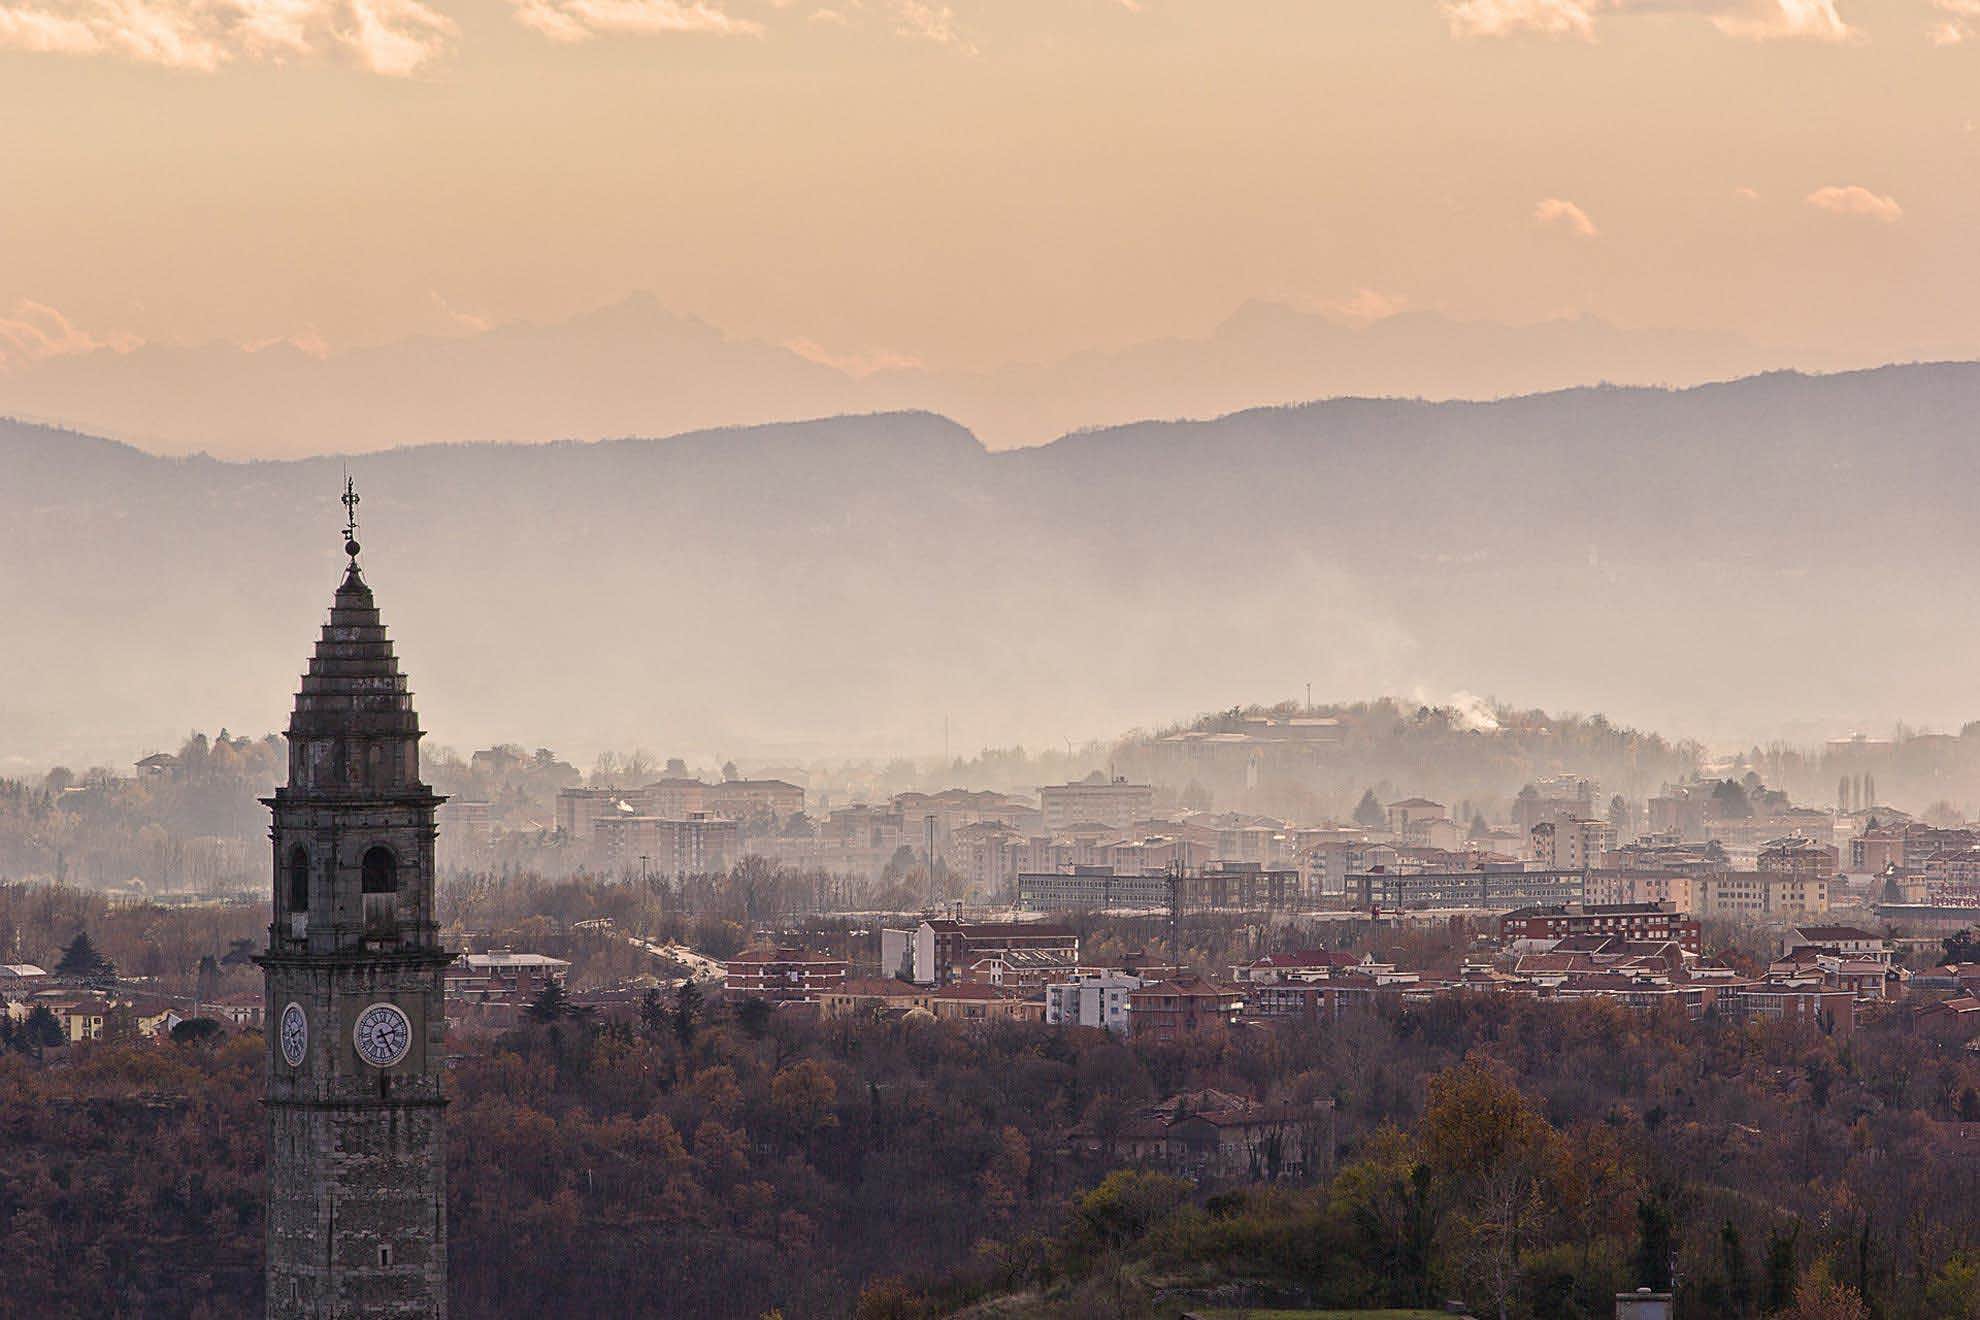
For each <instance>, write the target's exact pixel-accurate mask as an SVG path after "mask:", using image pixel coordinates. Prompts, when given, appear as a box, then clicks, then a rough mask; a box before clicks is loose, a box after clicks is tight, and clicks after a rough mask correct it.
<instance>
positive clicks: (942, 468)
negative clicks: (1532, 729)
mask: <svg viewBox="0 0 1980 1320" xmlns="http://www.w3.org/2000/svg"><path fill="white" fill-rule="evenodd" d="M1976 416H1980V365H1976V364H1970V363H1954V364H1938V365H1918V366H1903V367H1887V368H1882V369H1877V370H1870V371H1861V372H1850V373H1843V374H1837V375H1828V376H1808V375H1799V374H1792V373H1776V374H1769V375H1762V376H1757V377H1753V378H1749V379H1743V380H1739V381H1734V382H1730V383H1725V384H1714V385H1706V386H1699V387H1694V388H1690V389H1682V390H1670V389H1651V388H1621V387H1593V388H1578V389H1571V390H1566V391H1561V392H1555V393H1549V394H1541V395H1534V396H1527V397H1519V398H1512V399H1506V400H1501V401H1495V402H1441V403H1433V402H1422V401H1407V400H1393V399H1336V400H1331V401H1328V402H1322V403H1313V404H1306V405H1301V406H1294V407H1283V408H1263V409H1254V410H1250V411H1245V412H1239V413H1233V414H1230V415H1227V416H1223V417H1220V418H1217V419H1214V420H1206V421H1194V422H1141V423H1136V424H1132V425H1126V426H1119V427H1109V428H1100V429H1093V430H1086V431H1081V432H1077V433H1074V434H1070V435H1066V436H1062V437H1060V438H1059V439H1057V440H1055V441H1053V442H1052V443H1049V444H1046V445H1042V446H1035V447H1030V448H1022V449H1014V450H1007V451H993V450H991V449H989V448H987V447H986V446H985V445H984V444H982V443H981V442H980V441H979V440H978V439H977V438H976V437H975V436H974V435H973V434H972V433H971V432H970V431H969V430H967V429H965V428H964V427H963V426H961V425H959V424H957V423H956V422H953V421H950V420H948V419H946V418H944V417H941V416H938V415H935V414H932V413H927V412H895V413H882V414H871V415H849V416H841V417H834V418H830V419H826V420H817V421H809V422H799V423H780V424H773V425H765V426H756V427H746V428H733V429H723V430H704V431H697V432H690V433H685V434H680V435H675V436H672V437H670V438H657V439H623V440H616V441H607V442H595V443H576V442H564V443H553V444H542V445H499V444H471V445H449V446H422V447H411V448H403V449H396V450H392V451H388V452H383V453H376V454H369V455H364V456H362V457H357V458H352V459H350V460H348V463H349V467H350V470H351V471H352V473H353V474H354V475H355V478H356V480H357V482H358V485H359V489H360V491H361V493H362V496H363V504H362V506H361V511H362V514H363V522H362V527H361V530H360V538H361V540H362V541H363V542H364V545H365V550H364V555H363V562H364V566H365V571H366V573H367V575H368V577H369V579H370V580H371V582H372V583H373V585H374V586H375V587H376V589H377V591H378V594H379V600H380V604H381V606H382V608H383V610H384V612H385V618H386V621H387V623H388V625H389V626H390V627H391V628H392V630H393V633H394V635H395V637H396V638H397V640H398V646H399V654H400V655H401V657H403V659H404V661H405V663H406V665H407V667H408V669H409V672H410V673H411V674H412V677H413V680H414V685H415V687H416V689H417V690H418V693H419V696H418V707H419V710H420V712H421V715H422V717H423V719H424V721H425V727H426V728H427V729H429V730H430V731H431V733H432V736H433V738H434V739H436V740H437V741H439V742H441V743H445V744H450V745H456V746H469V745H481V744H483V743H486V742H488V741H491V740H496V739H502V740H513V741H517V742H527V743H529V744H531V745H537V744H544V745H551V746H555V747H557V748H559V749H560V750H563V751H566V752H568V753H570V754H573V755H587V754H588V752H587V749H592V750H595V749H598V748H603V747H615V748H631V747H634V746H642V747H646V748H649V749H651V750H652V751H654V752H656V753H660V754H671V753H674V752H681V753H689V752H708V753H719V754H739V755H742V754H748V753H750V752H751V751H752V750H756V751H761V752H763V753H764V754H770V753H771V752H772V751H773V750H774V751H775V752H776V753H777V754H782V755H795V754H805V753H817V754H823V753H824V752H825V751H826V750H830V751H833V752H835V753H843V754H847V755H853V754H861V755H865V754H886V753H890V752H899V751H926V750H931V749H933V748H935V747H939V746H940V745H941V742H940V739H941V738H942V736H943V729H944V726H945V721H946V722H947V726H948V728H949V729H950V736H951V741H952V745H953V746H954V747H956V748H957V749H958V750H966V749H971V748H974V747H976V746H981V745H1004V744H1008V743H1010V742H1014V741H1019V740H1026V741H1030V742H1032V743H1033V744H1034V745H1036V744H1038V743H1040V742H1053V743H1056V742H1057V741H1059V740H1060V739H1063V738H1071V739H1076V740H1082V741H1083V740H1085V739H1089V738H1095V737H1105V736H1111V735H1114V734H1117V733H1119V732H1120V731H1122V730H1124V729H1126V728H1129V727H1133V726H1148V725H1155V724H1160V723H1163V722H1166V721H1168V720H1171V719H1175V718H1181V717H1186V716H1188V715H1191V714H1193V713H1196V712H1198V711H1203V710H1210V709H1221V708H1226V707H1229V706H1232V705H1235V704H1239V703H1243V702H1250V701H1255V700H1256V701H1271V700H1279V699H1284V698H1291V697H1298V696H1300V695H1301V694H1302V693H1303V692H1304V691H1305V687H1306V685H1307V684H1309V683H1310V684H1311V685H1312V691H1313V694H1314V697H1315V699H1316V700H1325V699H1351V698H1358V697H1363V696H1368V695H1374V694H1380V693H1397V694H1400V695H1403V696H1405V697H1412V698H1414V697H1418V696H1420V697H1421V698H1422V699H1425V700H1448V699H1450V698H1451V697H1452V696H1453V695H1454V694H1457V693H1459V692H1467V693H1475V694H1479V695H1482V696H1487V697H1495V698H1500V699H1504V700H1508V701H1513V702H1516V703H1519V704H1522V705H1544V706H1546V707H1548V708H1550V709H1563V710H1578V711H1581V712H1584V713H1587V712H1592V711H1598V710H1599V711H1602V712H1604V713H1606V714H1608V715H1609V716H1610V717H1611V718H1613V719H1616V720H1619V721H1624V722H1631V723H1636V724H1638V725H1641V726H1646V727H1656V728H1659V729H1661V730H1663V731H1665V732H1667V733H1672V734H1677V735H1695V736H1704V737H1708V738H1714V739H1721V740H1731V739H1737V740H1741V741H1742V742H1744V741H1746V740H1755V741H1758V740H1763V739H1765V738H1766V737H1769V736H1771V735H1772V734H1774V733H1776V732H1781V731H1788V730H1793V731H1799V732H1806V731H1820V730H1828V731H1833V732H1841V731H1845V730H1846V729H1847V728H1848V727H1850V726H1851V725H1852V724H1861V725H1864V726H1866V727H1870V728H1871V729H1872V731H1881V730H1882V729H1883V728H1884V727H1887V726H1888V723H1889V722H1890V721H1892V720H1895V719H1897V718H1899V717H1904V718H1908V719H1910V720H1912V721H1913V722H1914V723H1926V724H1934V723H1936V724H1937V725H1939V726H1941V727H1945V726H1950V727H1957V725H1958V724H1959V723H1960V722H1962V721H1963V720H1964V719H1966V718H1969V717H1971V716H1974V715H1976V714H1980V696H1976V694H1975V693H1974V691H1973V690H1972V689H1971V688H1969V687H1968V685H1967V679H1966V672H1965V671H1966V666H1967V664H1969V663H1970V660H1969V657H1970V656H1971V655H1972V654H1973V651H1974V643H1975V642H1976V640H1980V628H1976V620H1980V608H1976V607H1974V606H1972V605H1970V603H1969V602H1968V601H1967V599H1966V597H1965V595H1964V593H1963V591H1956V590H1954V588H1955V587H1956V586H1957V585H1958V583H1959V582H1960V581H1962V580H1964V576H1965V573H1966V568H1965V567H1964V566H1966V565H1970V564H1971V563H1973V562H1974V560H1975V554H1976V552H1977V551H1980V531H1976V523H1975V520H1974V519H1973V517H1972V516H1971V511H1970V510H1969V508H1968V507H1967V499H1968V496H1969V493H1970V492H1971V491H1972V490H1973V489H1974V488H1975V485H1976V480H1980V452H1976V449H1975V446H1974V443H1973V435H1974V426H1973V421H1972V419H1973V418H1974V417H1976ZM345 463H346V460H344V459H341V458H336V457H319V458H310V459H300V460H282V461H270V460H261V461H226V460H220V459H215V458H209V457H191V458H173V457H161V456H158V455H154V454H151V453H147V452H144V451H142V450H139V449H136V448H133V447H131V446H129V445H126V444H122V443H118V442H113V441H109V440H104V439H100V438H95V437H91V436H87V435H83V434H80V433H76V432H72V431H63V430H59V429H53V428H47V427H41V426H36V425H31V424H26V423H5V424H0V471H4V472H5V473H6V474H7V477H8V479H7V480H6V481H5V482H0V519H4V523H5V526H6V527H7V529H8V534H7V548H6V550H5V551H4V552H0V565H4V566H5V571H4V572H0V618H4V619H6V621H7V636H6V645H5V646H4V647H0V768H4V767H5V766H7V765H13V766H17V767H18V766H24V765H30V764H46V763H48V762H50V761H53V760H56V759H65V760H71V761H82V762H87V761H90V760H111V759H113V758H115V757H117V756H121V755H124V754H125V753H127V752H142V751H145V750H151V749H153V748H155V747H160V746H168V745H172V744H173V743H175V742H176V740H177V739H178V737H180V736H182V735H183V734H184V732H185V731H186V730H188V729H191V728H195V727H198V728H204V729H208V730H213V729H216V728H217V727H219V726H222V725H226V726H230V727H231V728H232V729H233V730H234V731H236V732H250V733H256V732H260V731H263V730H267V729H272V728H279V727H281V726H282V724H283V722H284V720H285V717H286V711H287V708H288V705H289V703H290V697H291V694H292V693H293V692H294V690H295V686H296V675H297V674H298V673H299V671H300V669H301V667H302V664H303V661H304V659H305V657H306V655H307V654H308V650H309V648H310V646H311V644H312V642H313V639H314V636H315V632H316V628H317V625H318V624H319V623H320V622H321V620H322V618H323V616H324V612H325V610H326V609H327V606H328V603H329V599H330V594H331V592H332V590H333V589H334V587H335V585H336V583H337V580H338V577H339V575H340V573H341V571H342V565H343V557H342V553H341V550H340V544H341V540H342V536H341V530H340V524H341V522H342V515H343V510H342V508H341V507H340V505H339V504H338V502H337V496H338V494H339V493H340V491H341V487H342V480H343V471H344V466H345Z"/></svg>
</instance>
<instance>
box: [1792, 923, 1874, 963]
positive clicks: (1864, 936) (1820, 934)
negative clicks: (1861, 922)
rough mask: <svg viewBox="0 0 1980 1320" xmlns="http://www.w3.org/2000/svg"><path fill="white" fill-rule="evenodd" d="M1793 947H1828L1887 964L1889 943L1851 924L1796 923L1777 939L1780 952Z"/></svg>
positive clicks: (1838, 951) (1850, 956)
mask: <svg viewBox="0 0 1980 1320" xmlns="http://www.w3.org/2000/svg"><path fill="white" fill-rule="evenodd" d="M1796 949H1829V950H1833V951H1834V952H1836V953H1839V954H1842V955H1844V956H1846V957H1849V958H1860V959H1869V960H1872V961H1875V962H1882V963H1887V962H1889V961H1890V960H1891V942H1890V941H1889V940H1887V939H1885V938H1883V937H1882V936H1881V935H1873V934H1871V933H1870V932H1869V931H1867V930H1858V929H1857V928H1856V927H1855V926H1796V927H1794V928H1793V929H1792V930H1790V931H1789V932H1788V933H1787V934H1786V935H1785V936H1783V937H1782V939H1781V952H1782V953H1793V952H1794V951H1795V950H1796Z"/></svg>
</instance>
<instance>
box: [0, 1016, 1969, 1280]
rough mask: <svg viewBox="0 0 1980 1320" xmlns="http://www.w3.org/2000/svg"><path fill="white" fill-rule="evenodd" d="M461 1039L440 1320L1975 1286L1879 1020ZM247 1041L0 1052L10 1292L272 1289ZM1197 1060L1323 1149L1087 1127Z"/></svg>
mask: <svg viewBox="0 0 1980 1320" xmlns="http://www.w3.org/2000/svg"><path fill="white" fill-rule="evenodd" d="M452 1047H453V1049H454V1051H455V1057H454V1061H453V1065H452V1073H451V1078H450V1085H451V1090H452V1095H453V1097H454V1099H453V1104H452V1107H451V1109H450V1111H449V1125H450V1127H449V1142H448V1146H449V1177H450V1203H449V1237H450V1242H451V1279H452V1295H453V1304H454V1307H455V1310H456V1314H461V1315H490V1316H493V1315H522V1314H530V1313H534V1312H537V1311H539V1310H552V1311H556V1312H558V1313H562V1314H584V1315H601V1316H602V1315H627V1314H636V1313H637V1314H666V1315H683V1316H685V1315H709V1316H739V1317H760V1316H765V1315H769V1314H772V1313H781V1314H782V1315H784V1316H789V1317H796V1316H845V1315H857V1316H860V1317H865V1318H868V1320H877V1318H879V1317H913V1316H933V1315H940V1314H951V1313H955V1312H958V1311H964V1310H971V1311H974V1312H975V1313H976V1314H980V1315H993V1314H994V1315H1010V1316H1041V1317H1044V1316H1051V1317H1061V1316H1063V1317H1075V1316H1080V1317H1083V1316H1101V1315H1107V1316H1143V1315H1146V1316H1173V1315H1175V1314H1177V1313H1179V1312H1180V1311H1181V1310H1182V1309H1184V1308H1186V1307H1200V1306H1203V1305H1205V1304H1206V1303H1216V1304H1219V1305H1237V1304H1248V1305H1263V1304H1279V1305H1303V1306H1422V1305H1435V1304H1441V1303H1442V1302H1443V1301H1444V1300H1446V1299H1461V1300H1462V1301H1463V1302H1465V1303H1466V1304H1467V1306H1468V1307H1469V1308H1470V1309H1471V1310H1472V1311H1473V1312H1474V1313H1476V1314H1479V1315H1495V1316H1496V1315H1506V1316H1520V1317H1527V1316H1532V1317H1567V1316H1596V1315H1606V1314H1608V1313H1609V1310H1610V1306H1611V1302H1610V1298H1611V1297H1612V1296H1613V1294H1614V1293H1615V1292H1616V1291H1618V1290H1620V1289H1623V1288H1625V1287H1634V1286H1636V1285H1637V1284H1639V1283H1649V1284H1653V1285H1662V1284H1665V1283H1668V1282H1669V1281H1670V1280H1671V1279H1672V1277H1673V1276H1674V1277H1675V1279H1676V1283H1677V1288H1678V1295H1679V1299H1680V1311H1681V1314H1683V1315H1685V1316H1699V1317H1702V1316H1749V1317H1758V1316H1762V1315H1779V1316H1786V1317H1790V1318H1792V1320H1814V1318H1815V1317H1837V1318H1838V1320H1841V1318H1846V1317H1869V1316H1877V1317H1893V1318H1896V1317H1928V1316H1929V1317H1945V1316H1964V1315H1972V1314H1976V1303H1977V1302H1980V1195H1976V1193H1977V1192H1980V1141H1976V1137H1975V1135H1974V1134H1975V1133H1980V1121H1977V1120H1980V1063H1976V1062H1975V1061H1974V1059H1973V1058H1972V1057H1971V1056H1970V1055H1968V1054H1966V1053H1964V1052H1963V1051H1959V1050H1956V1049H1955V1050H1952V1051H1950V1052H1941V1050H1940V1048H1939V1047H1938V1046H1937V1045H1935V1044H1934V1043H1932V1042H1930V1041H1928V1040H1925V1039H1922V1038H1920V1037H1917V1036H1914V1035H1912V1034H1910V1033H1908V1032H1905V1031H1903V1030H1901V1029H1900V1028H1899V1026H1898V1025H1897V1024H1896V1023H1895V1022H1893V1023H1887V1024H1878V1025H1873V1026H1871V1027H1869V1028H1867V1029H1863V1030H1859V1031H1858V1032H1857V1033H1856V1034H1855V1035H1854V1036H1853V1037H1850V1038H1848V1039H1839V1038H1835V1037H1832V1036H1828V1035H1824V1034H1821V1033H1819V1032H1816V1031H1803V1030H1799V1029H1795V1028H1792V1027H1784V1026H1761V1025H1756V1024H1745V1025H1741V1024H1735V1023H1732V1022H1727V1021H1720V1020H1715V1019H1707V1020H1704V1021H1700V1022H1695V1023H1694V1022H1685V1021H1683V1020H1681V1019H1667V1018H1657V1017H1647V1016H1643V1015H1639V1014H1633V1013H1631V1012H1629V1011H1627V1010H1623V1009H1621V1008H1618V1007H1616V1006H1613V1005H1609V1004H1606V1003H1589V1004H1540V1003H1529V1002H1514V1001H1504V1000H1495V999H1490V998H1471V999H1462V1000H1452V1001H1448V1002H1444V1003H1440V1004H1437V1005H1434V1006H1431V1007H1429V1008H1427V1009H1422V1010H1409V1011H1404V1012H1400V1013H1397V1014H1394V1015H1377V1014H1372V1013H1371V1014H1369V1015H1366V1016H1362V1017H1357V1018H1350V1019H1346V1020H1343V1021H1341V1022H1339V1023H1336V1024H1333V1025H1319V1024H1300V1025H1288V1026H1286V1027H1283V1028H1280V1029H1275V1030H1252V1031H1242V1032H1238V1033H1235V1034H1233V1035H1232V1036H1231V1038H1230V1039H1228V1040H1226V1041H1217V1042H1197V1043H1190V1044H1185V1045H1177V1046H1167V1047H1162V1048H1135V1047H1132V1046H1129V1045H1125V1044H1121V1043H1117V1042H1114V1041H1112V1040H1110V1039H1108V1038H1106V1037H1105V1036H1104V1035H1101V1034H1099V1033H1089V1032H1084V1031H1071V1032H1061V1031H1055V1030H1052V1029H1049V1028H1045V1027H1042V1026H1035V1025H1016V1024H1007V1025H1001V1026H993V1027H988V1028H966V1027H960V1026H953V1025H950V1024H942V1023H928V1022H919V1023H917V1022H877V1021H876V1022H853V1021H834V1022H815V1021H806V1020H802V1019H793V1018H789V1017H784V1016H777V1015H771V1014H768V1013H764V1012H761V1011H756V1010H746V1011H740V1012H738V1011H733V1010H731V1009H728V1008H724V1007H721V1006H719V1005H712V1004H704V1005H696V1004H694V1003H692V1002H690V1003H688V1004H686V1005H682V1004H677V1003H673V1002H667V1001H662V1000H656V1001H654V1002H652V1003H650V1004H649V1005H648V1006H647V1011H646V1012H645V1013H643V1014H642V1015H641V1017H640V1019H639V1020H636V1021H632V1022H626V1023H602V1024H601V1023H597V1022H594V1021H591V1020H588V1019H586V1018H584V1017H581V1016H579V1017H566V1018H559V1019H555V1020H552V1021H548V1022H539V1023H532V1024H531V1025H528V1026H526V1027H523V1028H520V1029H518V1030H516V1031H513V1032H510V1033H507V1034H505V1035H502V1036H499V1037H469V1036H463V1037H461V1038H459V1039H457V1040H455V1041H454V1042H452ZM263 1057H264V1055H263V1044H262V1041H261V1039H260V1037H259V1036H258V1035H256V1034H254V1033H252V1032H249V1033H244V1034H241V1035H238V1036H234V1037H232V1038H230V1039H226V1040H224V1041H221V1042H219V1043H217V1044H212V1043H209V1044H196V1043H179V1044H174V1043H172V1042H169V1041H166V1042H156V1043H154V1042H148V1041H136V1040H127V1041H108V1042H102V1043H96V1044H82V1045H76V1046H70V1047H66V1048H61V1049H51V1050H47V1051H45V1052H44V1053H43V1054H42V1055H41V1056H40V1057H36V1056H35V1055H33V1054H31V1053H20V1052H13V1053H8V1054H6V1055H4V1056H0V1225H4V1232H0V1271H4V1273H0V1277H4V1278H5V1279H6V1280H7V1289H8V1297H9V1305H10V1306H13V1307H18V1308H20V1310H19V1311H18V1313H20V1314H43V1315H52V1314H95V1315H105V1316H120V1315H130V1316H181V1315H183V1316H245V1315H253V1314H258V1313H259V1311H260V1306H261V1298H260V1286H261V1223H262V1185H261V1176H262V1175H261V1161H262V1115H261V1110H260V1106H259V1104H258V1097H259V1095H260V1093H261V1070H262V1067H263ZM1197 1087H1216V1088H1219V1089H1221V1090H1225V1091H1229V1092H1233V1093H1237V1094H1242V1095H1250V1096H1254V1097H1257V1098H1259V1099H1261V1100H1272V1101H1278V1100H1287V1101H1308V1100H1314V1099H1327V1100H1331V1101H1332V1102H1333V1103H1334V1104H1335V1106H1336V1115H1337V1130H1336V1138H1337V1142H1338V1146H1337V1149H1336V1152H1335V1159H1334V1161H1333V1167H1332V1169H1331V1171H1328V1172H1324V1173H1322V1174H1321V1176H1320V1177H1319V1178H1318V1179H1317V1180H1316V1181H1314V1182H1312V1183H1308V1184H1280V1185H1274V1186H1258V1185H1252V1186H1228V1185H1226V1186H1213V1185H1196V1184H1192V1183H1189V1182H1185V1181H1181V1180H1178V1179H1175V1178H1172V1177H1170V1176H1168V1175H1167V1174H1165V1173H1163V1172H1161V1171H1159V1170H1144V1169H1130V1168H1125V1167H1113V1166H1114V1162H1112V1161H1109V1160H1107V1159H1105V1158H1100V1159H1097V1160H1095V1159H1087V1158H1082V1157H1078V1156H1075V1155H1074V1154H1073V1153H1071V1150H1070V1148H1069V1147H1068V1144H1067V1142H1066V1140H1065V1137H1066V1133H1067V1130H1068V1129H1069V1128H1070V1127H1071V1126H1072V1125H1073V1124H1074V1123H1076V1122H1079V1121H1080V1120H1082V1119H1085V1120H1089V1121H1090V1122H1092V1123H1093V1125H1094V1126H1095V1128H1096V1129H1098V1130H1101V1131H1106V1130H1109V1127H1110V1124H1115V1123H1118V1122H1119V1121H1120V1119H1121V1118H1122V1117H1123V1116H1125V1115H1127V1114H1130V1113H1132V1112H1133V1111H1134V1110H1135V1109H1137V1108H1138V1107H1140V1106H1143V1105H1145V1104H1148V1103H1149V1102H1151V1101H1153V1100H1156V1099H1159V1098H1161V1097H1164V1096H1167V1095H1171V1094H1174V1093H1176V1092H1179V1091H1184V1090H1188V1089H1191V1088H1197Z"/></svg>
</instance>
